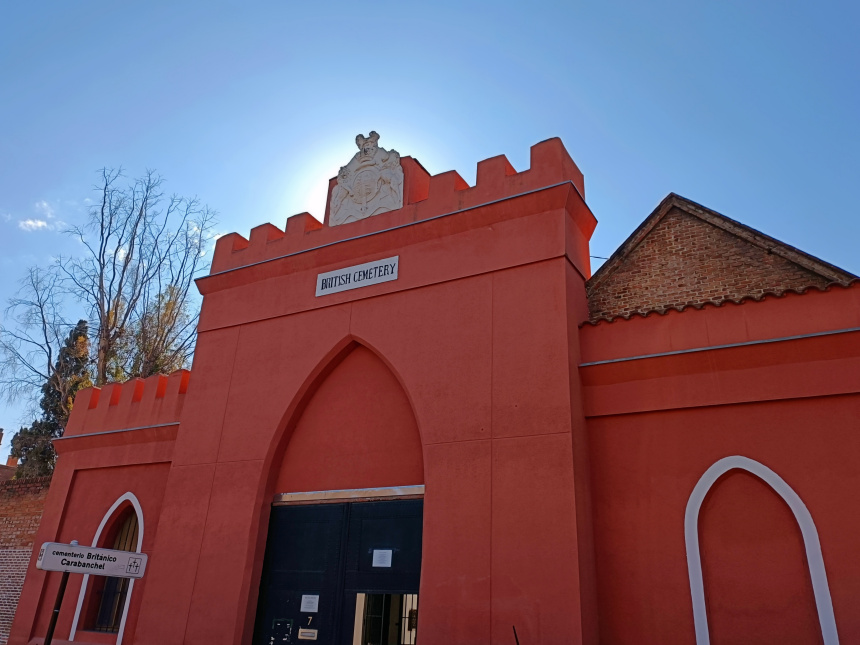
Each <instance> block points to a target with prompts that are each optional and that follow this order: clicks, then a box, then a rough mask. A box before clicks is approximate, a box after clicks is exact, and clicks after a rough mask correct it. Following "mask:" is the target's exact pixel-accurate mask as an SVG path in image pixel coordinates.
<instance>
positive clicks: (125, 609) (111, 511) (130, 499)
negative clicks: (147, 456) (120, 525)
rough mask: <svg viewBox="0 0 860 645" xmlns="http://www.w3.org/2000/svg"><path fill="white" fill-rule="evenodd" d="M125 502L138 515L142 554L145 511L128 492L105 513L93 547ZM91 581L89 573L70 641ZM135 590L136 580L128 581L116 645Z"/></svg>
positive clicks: (123, 627) (84, 580)
mask: <svg viewBox="0 0 860 645" xmlns="http://www.w3.org/2000/svg"><path fill="white" fill-rule="evenodd" d="M125 502H129V503H130V504H131V506H132V507H133V508H134V512H135V513H137V547H136V549H135V550H136V551H137V553H140V549H141V547H142V546H143V509H142V508H141V507H140V502H139V501H138V499H137V497H136V496H135V494H134V493H132V492H128V493H125V494H123V495H121V496H120V497H119V499H117V500H116V501H115V502H114V503H113V505H112V506H111V507H110V508H109V509H108V512H107V513H105V515H104V517H103V518H102V521H101V523H100V524H99V527H98V529H96V535H95V537H94V538H93V544H92V546H98V545H99V538H100V537H101V536H102V531H104V529H105V526H106V525H107V523H108V520H110V518H111V517H113V514H114V512H115V511H116V509H118V508H119V507H120V506H121V505H122V504H124V503H125ZM89 581H90V575H89V574H88V573H85V574H84V579H83V581H82V582H81V592H80V593H79V594H78V604H77V606H76V607H75V617H74V619H73V620H72V629H71V631H70V632H69V640H70V641H73V640H75V633H76V632H77V631H78V621H79V620H80V618H81V608H82V607H83V605H84V597H85V596H86V595H87V584H88V583H89ZM133 589H134V578H132V579H131V580H129V581H128V593H126V595H125V605H124V606H123V608H122V618H121V619H120V622H119V631H117V634H116V645H122V635H123V632H125V620H126V618H127V617H128V607H129V605H130V604H131V592H132V590H133Z"/></svg>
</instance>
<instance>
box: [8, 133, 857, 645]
mask: <svg viewBox="0 0 860 645" xmlns="http://www.w3.org/2000/svg"><path fill="white" fill-rule="evenodd" d="M371 138H372V137H371ZM377 138H378V137H377ZM366 141H369V139H364V138H363V137H362V138H361V140H360V141H359V146H360V148H361V150H360V153H358V154H357V155H356V159H358V161H357V162H355V163H356V164H358V165H357V166H356V167H354V168H353V169H352V170H350V168H349V167H346V169H345V170H342V172H341V175H340V179H339V180H338V181H335V180H333V181H332V186H331V188H332V190H331V191H330V195H332V197H330V206H329V208H327V212H326V223H325V224H322V223H320V222H318V221H317V220H315V219H314V218H313V217H311V216H310V215H308V214H306V213H304V214H301V215H296V216H294V217H291V218H289V220H288V221H287V226H286V230H282V229H280V228H277V227H275V226H272V225H270V224H264V225H262V226H259V227H257V228H254V229H253V230H252V231H251V233H250V236H249V237H248V238H247V239H246V238H244V237H242V236H240V235H238V234H231V235H228V236H225V237H222V238H221V239H219V241H218V244H217V248H216V250H215V255H214V258H213V261H212V267H211V272H210V274H209V275H208V276H206V277H203V278H201V279H200V280H199V281H198V286H199V289H200V291H201V293H202V294H203V306H202V312H201V318H200V324H199V337H198V342H197V350H196V354H195V358H194V364H193V368H192V370H191V371H190V372H189V371H182V372H177V373H174V374H172V375H170V376H168V377H153V378H150V379H147V380H145V381H141V380H136V381H131V382H128V383H124V384H117V385H110V386H107V387H105V388H103V389H102V390H98V389H90V390H85V391H82V392H81V393H79V395H78V399H77V401H76V404H75V408H74V412H73V413H72V417H71V420H70V423H69V427H68V428H67V430H66V434H65V436H64V437H63V438H62V439H61V440H59V441H58V442H57V450H58V452H59V454H60V458H59V463H58V468H57V471H56V473H55V475H54V479H53V483H52V485H51V489H50V494H49V497H48V500H47V504H46V507H45V512H44V516H43V520H42V524H41V528H40V530H39V534H38V537H37V544H38V543H42V542H48V541H55V542H69V541H71V540H74V539H77V540H79V541H80V542H81V543H82V544H93V545H99V546H108V547H111V546H120V547H121V548H126V549H129V550H137V551H143V552H145V553H147V554H149V564H148V568H147V573H146V575H145V577H144V578H143V579H141V580H137V581H134V582H133V583H127V582H125V583H120V582H117V581H116V580H115V579H104V578H101V579H98V578H96V577H91V578H85V577H83V576H80V575H73V576H72V578H71V580H70V583H69V588H68V591H67V598H66V601H65V604H64V607H63V610H62V612H61V614H60V617H59V623H58V627H57V631H56V636H55V641H54V642H68V641H71V642H75V643H81V644H84V643H87V644H89V643H111V644H114V643H117V644H119V643H139V644H143V643H147V644H164V645H168V644H179V643H189V644H198V643H199V644H201V645H202V644H206V645H220V644H224V645H226V644H233V643H235V644H239V643H247V644H250V643H255V644H257V643H261V644H262V643H266V644H268V643H275V642H278V643H281V642H299V640H312V639H316V641H317V642H322V643H338V644H343V643H361V644H362V645H364V644H365V643H377V642H385V643H412V642H415V640H416V637H417V639H419V642H420V643H422V644H423V645H436V644H439V645H442V644H444V645H453V644H463V645H466V644H479V643H494V644H499V645H502V644H504V645H514V644H515V643H517V642H519V643H520V644H522V645H537V644H539V643H543V644H561V643H588V644H596V643H606V644H610V643H611V644H636V645H643V644H655V645H656V644H660V645H665V644H666V643H673V644H674V643H679V644H681V643H688V644H691V645H692V644H694V643H696V644H698V645H702V644H703V643H708V642H713V643H797V644H800V643H804V644H806V643H825V644H827V645H831V644H833V643H837V642H840V641H841V642H842V643H856V642H860V601H858V598H860V558H858V557H857V555H856V551H857V545H858V543H860V513H858V511H857V505H856V498H857V492H858V490H860V468H858V463H860V396H858V393H860V285H858V283H857V282H854V276H852V275H851V274H849V273H847V272H845V271H843V270H841V269H838V268H836V267H833V266H831V265H829V264H827V263H825V262H822V261H821V260H818V259H816V258H813V257H811V256H809V255H807V254H805V253H803V252H801V251H799V250H797V249H794V248H792V247H789V246H787V245H785V244H782V243H780V242H778V241H776V240H774V239H772V238H770V237H768V236H766V235H763V234H761V233H759V232H757V231H754V230H752V229H749V228H748V227H745V226H744V225H742V224H740V223H738V222H735V221H733V220H730V219H728V218H726V217H724V216H722V215H720V214H718V213H715V212H713V211H710V210H708V209H706V208H704V207H701V206H699V205H697V204H694V203H693V202H690V201H688V200H685V199H683V198H681V197H678V196H675V195H670V196H669V197H667V198H666V200H664V202H663V203H662V204H661V205H660V206H659V207H658V209H657V210H656V211H655V212H654V213H653V214H652V215H651V216H649V217H648V218H647V219H646V220H645V222H644V223H643V224H642V226H641V227H640V228H639V229H637V231H635V232H634V233H633V235H632V236H631V237H630V238H629V239H628V240H627V241H626V242H625V243H624V245H622V246H621V247H620V248H619V249H618V251H617V252H616V253H615V254H614V255H613V256H612V258H611V259H610V260H608V261H607V262H606V263H605V264H604V265H603V266H602V267H601V268H600V270H599V271H598V272H597V273H596V274H595V275H593V276H592V274H591V268H590V260H589V239H590V237H591V234H592V232H593V231H594V228H595V225H596V224H597V220H596V219H595V217H594V215H593V214H592V213H591V211H590V209H589V207H588V206H587V204H586V201H585V199H584V185H583V177H582V174H581V173H580V172H579V170H578V168H577V167H576V165H575V164H574V162H573V161H572V160H571V159H570V157H569V156H568V154H567V152H566V151H565V149H564V147H563V146H562V144H561V142H560V141H559V140H558V139H551V140H548V141H544V142H542V143H539V144H537V145H536V146H534V147H533V148H532V153H531V167H530V168H529V169H528V170H525V171H523V172H516V171H515V170H514V169H513V168H512V166H511V165H510V163H508V161H507V160H506V159H505V158H504V157H494V158H492V159H488V160H485V161H482V162H480V163H479V164H478V171H477V181H476V185H475V186H473V187H469V186H468V185H467V184H466V182H464V181H463V180H462V179H461V178H460V177H459V175H457V173H455V172H448V173H443V174H441V175H435V176H429V175H428V174H427V173H426V171H424V169H423V168H422V167H421V166H420V164H418V163H417V162H416V161H415V160H413V159H411V158H409V157H404V158H403V159H400V160H399V163H400V168H401V169H402V174H399V175H398V174H397V169H396V168H394V166H393V165H392V164H393V163H394V161H396V160H394V161H392V160H391V159H389V158H385V159H384V160H383V162H380V164H379V166H378V174H377V175H374V177H375V178H376V179H374V181H376V180H377V179H378V181H379V182H380V183H379V184H374V186H377V185H378V186H383V187H384V188H385V189H386V190H389V189H390V193H388V194H382V193H379V194H377V193H374V192H373V191H374V190H376V188H367V186H369V185H370V184H369V183H367V182H365V183H363V184H362V183H361V181H362V180H361V173H362V172H364V170H366V169H367V168H370V166H367V167H365V166H361V165H360V164H361V163H363V162H362V159H361V158H360V156H361V155H369V156H372V155H375V154H377V152H376V150H377V149H376V147H375V146H376V141H375V140H373V141H372V146H373V147H368V146H370V145H371V144H367V143H365V142H366ZM386 154H388V153H386ZM354 161H355V160H354ZM351 163H353V162H351ZM367 163H368V164H369V163H370V162H369V161H368V162H367ZM385 164H388V165H387V166H386V165H385ZM392 168H394V169H393V170H392ZM350 172H353V173H354V175H350ZM374 172H377V171H376V170H375V171H374ZM386 172H388V175H386V174H385V173H386ZM350 177H352V178H353V179H354V183H352V184H349V183H348V181H353V179H350ZM365 179H366V177H365ZM397 190H402V207H399V208H394V209H393V210H387V211H385V209H383V212H381V213H379V214H373V213H370V212H369V211H368V214H373V216H372V217H362V218H359V219H357V220H353V221H351V220H350V215H349V212H348V211H347V210H344V209H343V208H342V207H341V205H340V204H341V203H347V202H349V200H353V202H355V203H356V204H359V206H360V207H361V208H365V207H366V206H367V204H369V203H370V200H371V199H379V200H382V199H387V200H389V201H391V200H395V199H396V197H397ZM362 191H363V192H362ZM380 203H382V202H380ZM362 212H364V211H362ZM335 223H337V224H338V225H334V224H335ZM330 224H331V225H330ZM59 578H60V574H58V573H46V572H43V571H37V570H36V569H35V568H33V566H32V565H31V568H30V570H29V572H28V575H27V580H26V583H25V586H24V589H23V593H22V596H21V601H20V604H19V608H18V613H17V616H16V620H15V623H14V625H13V628H12V634H11V638H10V641H9V642H10V643H13V644H14V645H24V644H25V643H39V642H41V639H42V637H43V635H44V633H45V629H46V625H47V623H48V620H49V614H50V612H51V608H52V606H53V601H54V596H55V594H56V590H57V586H58V584H59ZM111 581H113V582H111ZM419 607H420V608H419Z"/></svg>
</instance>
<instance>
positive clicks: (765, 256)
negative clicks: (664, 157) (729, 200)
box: [586, 193, 856, 320]
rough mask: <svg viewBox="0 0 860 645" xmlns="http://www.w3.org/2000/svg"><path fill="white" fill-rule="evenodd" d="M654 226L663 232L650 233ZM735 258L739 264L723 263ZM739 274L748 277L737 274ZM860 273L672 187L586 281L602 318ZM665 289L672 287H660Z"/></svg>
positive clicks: (842, 280)
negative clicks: (673, 284) (676, 285)
mask: <svg viewBox="0 0 860 645" xmlns="http://www.w3.org/2000/svg"><path fill="white" fill-rule="evenodd" d="M671 226H674V227H675V228H676V229H677V230H673V229H670V228H669V227H671ZM711 227H713V228H711ZM681 228H683V229H684V230H681ZM655 231H659V234H657V233H655ZM652 233H655V235H653V236H652V237H650V238H649V236H651V235H652ZM703 236H704V237H706V238H707V239H706V240H703V239H702V238H703ZM670 240H671V243H670ZM687 240H689V241H687ZM655 245H656V248H654V247H655ZM744 249H746V250H744ZM710 254H713V255H714V257H710ZM727 258H730V261H731V266H724V265H722V264H720V262H721V261H724V262H725V261H726V260H727ZM634 265H635V266H634ZM619 270H620V271H619ZM667 272H669V274H667ZM711 272H712V273H713V275H714V278H713V280H712V281H711V283H710V284H706V285H704V286H703V285H702V284H701V283H702V282H703V279H705V280H706V278H703V275H705V276H709V275H711ZM688 274H691V275H688ZM692 274H695V275H692ZM717 274H722V275H719V276H718V275H717ZM733 275H734V276H737V275H742V276H743V279H740V280H733V279H732V278H733ZM690 277H692V278H693V280H692V282H698V283H699V284H697V285H694V286H690V287H689V288H688V289H687V290H686V292H684V290H683V289H681V290H679V289H674V290H673V289H669V288H668V283H669V282H670V281H672V280H674V281H676V282H678V283H682V282H683V281H684V280H685V279H687V278H690ZM727 278H728V279H727ZM855 278H856V276H854V275H853V274H851V273H849V272H848V271H845V270H843V269H840V268H839V267H836V266H834V265H832V264H829V263H828V262H825V261H823V260H821V259H819V258H816V257H814V256H812V255H810V254H808V253H805V252H803V251H801V250H800V249H797V248H795V247H793V246H791V245H790V244H786V243H784V242H780V241H779V240H776V239H774V238H772V237H770V236H769V235H765V234H764V233H762V232H760V231H757V230H755V229H753V228H751V227H749V226H746V225H744V224H741V223H740V222H738V221H736V220H733V219H731V218H729V217H726V216H725V215H722V214H720V213H717V212H716V211H713V210H711V209H709V208H706V207H704V206H702V205H701V204H697V203H696V202H693V201H691V200H689V199H686V198H684V197H681V196H680V195H676V194H674V193H670V194H669V195H668V196H667V197H666V198H665V199H664V200H663V201H662V202H660V204H659V205H658V206H657V208H656V209H655V210H654V211H653V212H652V213H651V214H650V215H649V216H648V217H647V218H646V219H645V221H644V222H642V224H640V225H639V227H638V228H637V229H636V230H635V231H634V232H633V233H632V234H631V235H630V237H628V238H627V239H626V240H625V241H624V243H623V244H622V245H621V246H620V247H619V248H618V249H617V250H616V251H615V252H614V253H613V254H612V256H611V257H610V258H609V259H608V260H607V261H606V262H605V263H604V264H603V266H601V267H600V268H599V269H598V270H597V271H596V272H595V273H594V275H593V276H592V277H591V279H590V280H589V281H588V282H587V284H586V289H587V292H588V295H589V305H590V307H591V308H592V320H594V319H595V318H610V319H611V318H613V317H615V316H616V315H622V316H625V317H626V316H628V315H630V314H631V313H640V314H641V313H645V312H647V311H649V310H652V311H665V310H666V309H667V308H683V307H685V306H687V305H701V304H703V303H706V302H714V303H717V304H718V303H719V302H721V301H723V300H726V299H731V300H738V299H741V298H744V297H748V296H752V297H761V296H762V295H763V294H765V293H782V292H784V291H786V290H789V289H791V290H803V289H805V288H807V287H818V288H823V287H826V285H828V284H832V283H837V284H841V285H843V286H844V285H848V284H850V283H851V282H852V281H853V280H854V279H855ZM664 286H665V287H667V288H665V289H663V287H664ZM649 289H650V291H649ZM721 289H722V291H721ZM661 290H664V291H665V293H663V294H662V295H661V294H659V293H654V292H659V291H661ZM601 292H604V293H601ZM609 292H613V293H609ZM646 292H647V293H646ZM670 292H671V293H670ZM661 298H662V300H661ZM598 301H600V302H598Z"/></svg>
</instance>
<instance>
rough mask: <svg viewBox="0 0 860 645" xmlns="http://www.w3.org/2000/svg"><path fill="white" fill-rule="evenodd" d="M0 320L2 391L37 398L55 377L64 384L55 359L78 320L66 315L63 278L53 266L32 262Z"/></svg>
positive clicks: (13, 399)
mask: <svg viewBox="0 0 860 645" xmlns="http://www.w3.org/2000/svg"><path fill="white" fill-rule="evenodd" d="M5 320H6V324H4V325H0V365H2V368H0V392H2V395H3V396H4V398H6V400H8V401H9V402H21V401H30V402H32V403H35V400H36V394H37V393H38V392H40V391H41V388H42V386H43V385H44V384H45V383H48V382H51V383H53V384H54V385H55V386H56V387H58V388H59V389H60V390H62V389H64V384H62V383H60V382H59V380H58V377H57V375H56V374H55V372H56V359H57V356H58V355H59V352H60V348H61V347H62V345H63V341H64V340H65V338H66V335H67V334H68V333H69V330H70V329H72V327H73V326H74V325H73V324H69V322H68V321H67V320H66V319H65V318H64V317H63V315H62V281H61V279H60V276H59V275H58V273H57V271H56V270H55V268H54V267H50V268H48V269H42V268H39V267H31V268H30V269H28V270H27V274H26V275H25V276H24V278H23V279H22V280H21V286H20V289H19V290H18V292H17V294H16V295H15V297H14V298H12V299H10V300H9V306H8V307H7V308H6V318H5Z"/></svg>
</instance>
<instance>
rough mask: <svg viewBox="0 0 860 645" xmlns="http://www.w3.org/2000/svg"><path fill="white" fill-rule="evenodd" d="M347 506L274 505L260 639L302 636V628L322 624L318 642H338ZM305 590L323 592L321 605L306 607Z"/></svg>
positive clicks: (269, 643)
mask: <svg viewBox="0 0 860 645" xmlns="http://www.w3.org/2000/svg"><path fill="white" fill-rule="evenodd" d="M346 511H347V505H346V504H324V505H319V506H283V507H276V508H273V509H272V516H271V520H270V523H269V539H268V543H267V549H266V551H267V553H266V563H265V565H264V571H263V580H262V582H261V589H260V591H261V593H260V604H259V609H258V611H257V630H256V631H257V637H256V639H255V642H256V643H259V644H261V645H262V644H263V643H265V644H266V645H273V644H274V643H296V642H299V641H298V635H299V629H300V628H305V629H308V628H310V629H316V630H318V634H317V643H320V644H331V645H334V644H335V643H336V641H335V636H336V635H335V631H336V626H337V625H338V622H339V621H338V613H339V611H340V595H341V594H340V593H339V587H340V579H339V578H340V576H339V571H340V569H341V566H342V565H341V560H342V556H343V538H344V529H345V527H346V521H345V520H346ZM302 596H306V597H308V596H309V597H313V596H318V597H319V599H318V608H317V609H318V610H317V611H316V612H313V611H302V606H301V605H302ZM309 600H312V598H309ZM305 609H308V607H305Z"/></svg>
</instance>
